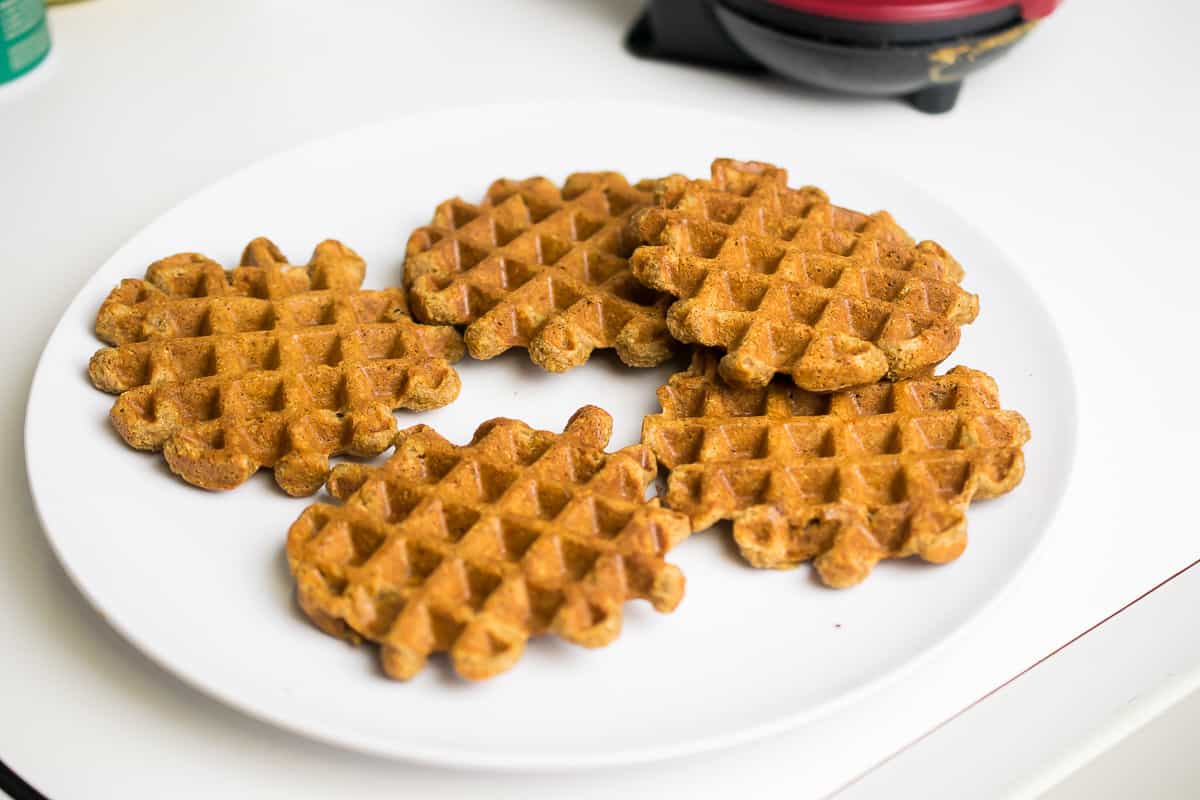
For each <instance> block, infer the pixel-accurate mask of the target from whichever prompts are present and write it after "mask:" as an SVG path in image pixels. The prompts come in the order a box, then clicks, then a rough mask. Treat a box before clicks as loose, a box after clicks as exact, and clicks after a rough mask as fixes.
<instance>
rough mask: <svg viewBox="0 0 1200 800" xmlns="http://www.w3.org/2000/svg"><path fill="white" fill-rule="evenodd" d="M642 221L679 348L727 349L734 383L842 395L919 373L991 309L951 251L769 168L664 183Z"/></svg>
mask: <svg viewBox="0 0 1200 800" xmlns="http://www.w3.org/2000/svg"><path fill="white" fill-rule="evenodd" d="M655 197H656V205H655V206H653V207H649V208H646V209H644V210H642V211H640V212H638V214H637V215H636V216H635V219H634V222H633V224H634V227H635V230H636V234H637V236H638V237H639V239H640V240H641V241H642V242H645V243H646V245H645V246H643V247H640V248H638V250H637V251H636V252H635V253H634V255H633V257H632V259H631V263H632V267H633V274H634V275H635V276H637V278H638V279H639V280H640V281H641V282H642V283H644V284H646V285H647V286H650V287H652V288H654V289H658V290H661V291H664V292H667V293H669V294H671V295H673V296H675V297H677V298H679V300H678V301H677V302H675V303H674V304H673V305H672V306H671V307H670V310H669V312H668V315H667V326H668V328H669V330H670V332H671V335H672V336H674V337H675V338H676V339H678V340H680V341H683V342H692V343H698V344H703V345H709V346H714V347H719V348H721V349H723V350H725V351H726V353H727V355H726V356H725V357H724V358H723V359H722V361H721V374H722V376H724V377H725V379H726V380H728V381H729V382H731V383H734V384H737V385H739V386H748V387H754V386H765V385H766V384H767V383H768V382H769V381H770V379H771V377H772V376H773V375H775V374H776V373H781V372H782V373H787V374H789V375H791V376H792V379H793V380H794V381H795V383H796V385H797V386H799V387H801V388H803V389H809V390H811V391H818V392H830V391H837V390H839V389H844V388H848V387H851V386H859V385H865V384H870V383H874V382H875V381H877V380H879V379H881V378H884V377H887V378H891V379H896V378H901V377H908V376H912V375H916V374H919V373H920V372H921V370H923V369H925V368H926V367H929V366H931V365H934V364H937V363H938V362H940V361H941V360H942V359H944V358H945V357H946V356H948V355H949V354H950V352H951V351H952V350H953V349H954V348H955V346H956V345H957V344H958V338H959V326H960V325H963V324H966V323H968V322H971V321H972V320H973V319H974V318H975V315H976V313H977V312H978V298H976V297H975V295H972V294H969V293H967V292H965V291H963V289H962V288H961V287H959V286H958V283H957V282H958V281H959V280H960V279H961V278H962V267H961V266H959V264H958V262H956V261H955V260H954V259H953V258H952V257H951V256H950V255H949V254H948V253H947V252H946V251H945V250H944V249H942V247H941V246H940V245H937V244H935V243H933V242H921V243H920V244H913V242H912V240H911V239H910V238H909V236H908V234H907V233H905V232H904V230H903V229H902V228H900V227H899V226H898V225H897V224H896V222H895V221H894V220H893V219H892V218H891V216H890V215H889V214H887V213H886V212H880V213H878V214H873V215H870V216H867V215H864V214H860V213H858V212H856V211H850V210H848V209H845V208H839V207H838V206H834V205H832V204H831V203H830V202H829V199H828V198H827V197H826V195H825V193H824V192H822V191H821V190H820V189H816V188H813V187H804V188H801V189H789V188H788V187H787V172H786V171H784V170H782V169H779V168H776V167H773V166H771V165H769V164H761V163H756V162H738V161H731V160H729V159H718V160H716V161H714V162H713V165H712V179H711V180H707V181H703V180H698V181H688V180H686V179H684V178H682V177H679V176H673V177H671V178H666V179H663V180H662V181H659V182H658V184H657V188H656V189H655Z"/></svg>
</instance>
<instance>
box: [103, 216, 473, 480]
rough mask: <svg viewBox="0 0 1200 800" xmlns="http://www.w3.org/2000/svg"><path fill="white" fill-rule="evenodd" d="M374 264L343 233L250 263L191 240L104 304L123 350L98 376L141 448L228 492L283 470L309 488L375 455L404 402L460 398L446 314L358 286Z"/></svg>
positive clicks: (256, 245)
mask: <svg viewBox="0 0 1200 800" xmlns="http://www.w3.org/2000/svg"><path fill="white" fill-rule="evenodd" d="M365 269H366V267H365V264H364V263H363V261H362V259H361V258H359V257H358V255H356V254H355V253H354V251H353V250H351V249H350V248H348V247H346V246H345V245H343V244H340V243H339V242H335V241H326V242H322V243H321V244H319V245H317V248H316V250H315V251H314V252H313V257H312V260H311V261H310V262H309V264H308V265H307V266H290V265H288V263H287V260H286V259H285V258H284V257H283V255H282V254H281V253H280V252H279V250H278V249H277V248H276V247H275V245H274V244H272V243H271V242H269V241H268V240H266V239H255V240H254V241H252V242H251V243H250V244H249V245H248V246H247V247H246V250H245V252H244V254H243V255H242V262H241V266H239V267H237V268H236V269H234V270H232V271H231V272H228V273H226V271H225V270H224V269H222V267H221V265H219V264H217V263H216V262H214V261H211V260H209V259H207V258H205V257H203V256H201V255H198V254H195V253H183V254H179V255H175V256H171V257H170V258H166V259H163V260H162V261H158V262H155V263H154V264H151V265H150V268H149V269H148V270H147V271H146V279H145V280H124V281H122V282H121V285H120V286H118V287H117V288H116V289H114V290H113V291H112V293H111V294H110V295H109V296H108V299H107V300H105V301H104V304H103V305H102V306H101V307H100V313H99V314H98V315H97V317H96V333H97V334H98V335H99V337H100V338H101V339H103V340H104V341H105V342H108V343H109V344H111V345H114V347H111V348H105V349H103V350H100V351H99V352H98V353H96V354H95V355H94V356H93V357H92V360H91V365H90V366H89V369H88V372H89V374H90V376H91V379H92V383H94V384H95V385H96V387H97V388H99V389H103V390H104V391H107V392H114V393H119V394H120V397H119V398H117V401H116V403H115V404H114V405H113V408H112V413H111V414H110V417H111V419H112V423H113V425H114V426H115V427H116V429H117V431H118V432H119V433H120V434H121V437H122V438H123V439H124V440H125V441H126V442H127V443H128V444H129V445H131V446H133V447H136V448H138V449H141V450H160V449H161V450H162V451H163V454H164V456H165V457H166V460H167V463H168V464H169V465H170V467H171V469H172V470H173V471H174V472H176V473H177V474H178V475H180V476H181V477H182V478H183V479H184V480H186V481H188V482H189V483H192V484H195V485H196V486H201V487H204V488H206V489H230V488H233V487H235V486H237V485H238V484H240V483H242V482H243V481H245V480H246V479H247V478H249V477H250V476H251V475H252V474H254V472H255V471H256V470H258V469H259V468H260V467H272V468H274V471H275V480H276V482H277V483H278V484H279V486H280V487H282V488H283V490H284V491H286V492H287V493H289V494H293V495H304V494H312V493H313V492H314V491H316V490H317V489H318V488H319V487H320V486H321V484H322V483H323V482H324V480H325V477H326V476H327V475H328V473H329V456H331V455H336V454H339V453H352V454H355V455H363V456H369V455H376V454H378V453H380V452H382V451H383V450H384V449H386V448H387V446H388V445H389V444H390V443H391V440H392V437H393V436H394V435H395V431H396V421H395V418H394V417H393V416H392V410H393V409H396V408H409V409H428V408H435V407H438V406H443V405H445V404H447V403H449V402H450V401H452V400H453V399H454V398H455V397H456V396H457V395H458V390H459V379H458V375H457V373H455V371H454V369H453V367H451V366H450V362H452V361H457V360H458V359H459V358H461V357H462V355H463V344H462V341H461V339H460V338H459V336H458V334H457V333H455V331H454V330H453V329H452V328H449V327H435V326H429V325H419V324H417V323H416V322H413V320H412V319H411V318H410V317H409V314H408V309H407V307H406V305H405V299H404V292H403V291H402V290H401V289H398V288H397V289H385V290H382V291H365V290H361V289H359V288H358V287H359V285H360V284H361V283H362V279H363V275H364V273H365Z"/></svg>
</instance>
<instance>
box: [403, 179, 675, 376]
mask: <svg viewBox="0 0 1200 800" xmlns="http://www.w3.org/2000/svg"><path fill="white" fill-rule="evenodd" d="M649 200H650V192H649V185H648V184H647V183H645V182H644V183H640V184H638V185H637V186H630V185H629V183H628V182H627V181H626V180H625V178H623V177H621V176H620V175H618V174H617V173H615V172H589V173H576V174H574V175H571V176H570V177H569V178H567V182H566V183H565V184H564V185H563V188H562V189H561V191H560V190H559V189H558V188H557V187H556V186H555V185H554V184H553V183H551V182H550V181H548V180H546V179H545V178H530V179H528V180H523V181H513V180H498V181H496V182H495V183H493V184H492V185H491V187H490V188H489V189H488V191H487V196H486V197H485V198H484V200H483V202H482V203H480V204H479V205H472V204H471V203H466V202H464V201H462V200H460V199H458V198H455V199H453V200H447V201H446V202H444V203H442V204H441V205H440V206H438V208H437V211H436V212H435V214H434V217H433V223H432V224H431V225H428V226H426V227H423V228H418V229H417V230H416V231H414V232H413V234H412V236H411V237H410V238H409V240H408V251H407V259H406V261H405V267H404V277H405V285H406V286H408V287H409V299H410V301H411V303H412V307H413V313H414V314H415V315H416V317H417V319H420V320H423V321H426V322H440V323H450V324H454V325H467V329H466V341H467V348H468V349H469V350H470V353H471V355H472V356H474V357H475V358H493V357H495V356H497V355H499V354H500V353H503V352H504V351H506V350H508V349H509V348H511V347H526V348H528V349H529V356H530V358H532V359H533V362H534V363H535V364H537V365H539V366H541V367H542V368H543V369H546V370H549V371H550V372H562V371H564V370H568V369H571V368H572V367H577V366H579V365H580V364H582V363H584V362H585V361H587V359H588V357H589V356H590V355H591V353H592V351H593V350H594V349H596V348H607V347H612V348H616V351H617V355H618V356H619V357H620V359H621V360H622V361H623V362H625V363H626V364H629V365H630V366H634V367H652V366H655V365H656V364H661V363H662V362H663V361H665V360H666V359H667V358H668V357H669V356H670V352H671V344H672V343H671V339H670V336H669V335H668V334H667V328H666V323H665V320H664V317H665V314H666V307H667V304H668V302H669V298H668V297H666V296H665V295H662V294H659V293H658V292H654V291H651V290H650V289H647V288H646V287H645V286H643V285H642V284H640V283H639V282H638V281H637V280H635V279H634V277H633V275H632V274H631V273H630V271H629V254H630V253H632V252H633V249H634V247H635V246H636V244H637V242H636V241H635V240H634V238H633V236H632V233H631V231H630V230H629V225H628V223H629V218H630V217H631V216H632V214H633V213H634V212H635V211H636V210H637V209H639V208H641V207H642V206H643V205H644V204H645V203H647V202H648V201H649Z"/></svg>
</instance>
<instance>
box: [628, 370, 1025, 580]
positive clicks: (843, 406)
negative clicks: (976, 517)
mask: <svg viewBox="0 0 1200 800" xmlns="http://www.w3.org/2000/svg"><path fill="white" fill-rule="evenodd" d="M719 359H720V356H719V354H718V353H716V352H713V351H707V350H701V351H698V352H697V353H696V354H695V356H694V358H693V361H692V365H691V367H690V368H689V369H688V370H687V371H686V372H681V373H678V374H676V375H674V376H672V377H671V380H670V382H669V383H668V384H667V385H666V386H663V387H662V388H661V389H659V392H658V396H659V400H660V402H661V404H662V408H663V411H662V413H661V414H654V415H651V416H648V417H646V419H645V423H644V425H643V432H642V440H643V442H644V443H645V444H646V445H647V446H648V447H650V449H651V450H653V451H654V453H655V455H656V456H657V457H658V460H659V461H660V463H662V464H663V465H664V466H665V467H667V468H668V469H669V470H671V474H670V477H669V480H668V483H667V492H666V495H665V503H666V505H667V506H668V507H670V508H674V509H676V510H679V511H682V512H684V513H686V514H687V515H688V516H689V517H690V518H691V519H692V522H693V525H694V526H695V527H696V529H697V530H699V529H701V528H705V527H708V526H710V525H712V524H713V523H715V522H716V521H718V520H721V519H731V520H733V533H734V539H735V540H736V542H737V544H738V546H739V548H740V549H741V551H742V554H743V556H745V558H746V559H747V560H748V561H750V562H751V563H752V564H754V565H755V566H760V567H788V566H794V565H796V564H797V563H799V562H802V561H806V560H809V559H812V560H814V562H815V565H816V567H817V570H818V572H819V573H820V575H821V578H822V579H823V580H824V581H825V582H826V583H827V584H830V585H832V586H848V585H851V584H854V583H857V582H859V581H861V580H862V579H863V578H865V577H866V575H867V574H868V573H869V571H870V570H871V568H872V566H873V565H874V564H875V563H877V562H878V561H879V560H881V559H883V558H900V557H905V556H909V555H918V556H921V557H922V558H924V559H926V560H928V561H933V562H939V563H940V562H944V561H948V560H951V559H953V558H956V557H957V556H958V555H959V554H960V553H961V552H962V550H963V548H964V547H965V545H966V518H965V512H966V509H967V506H968V505H969V504H970V502H971V501H972V500H974V499H980V498H987V497H994V496H996V495H999V494H1003V493H1004V492H1007V491H1009V490H1011V489H1012V488H1013V487H1015V486H1016V485H1017V483H1019V482H1020V480H1021V477H1022V475H1023V474H1024V460H1023V456H1022V452H1021V447H1022V446H1023V445H1024V444H1025V442H1026V441H1028V439H1029V426H1028V424H1027V423H1026V422H1025V420H1024V418H1022V417H1021V415H1020V414H1018V413H1017V412H1015V411H1006V410H1003V409H1001V407H1000V399H999V393H998V390H997V387H996V383H995V381H993V380H992V379H991V378H990V377H989V376H987V375H986V374H984V373H982V372H979V371H977V370H972V369H968V368H966V367H955V368H954V369H951V370H950V371H949V372H947V373H946V374H945V375H940V376H934V375H932V374H926V375H923V376H921V377H916V378H906V379H902V380H899V381H895V382H887V381H885V382H881V383H877V384H873V385H870V386H862V387H857V388H854V389H847V390H843V391H841V392H836V393H833V394H815V393H813V392H809V391H807V390H804V389H801V388H799V387H797V386H796V385H795V384H793V383H792V382H790V381H787V380H785V379H783V378H777V379H775V380H774V381H772V382H771V383H770V384H768V385H767V386H765V387H760V388H740V387H735V386H732V385H730V384H729V383H728V382H727V381H725V380H724V379H723V378H722V377H721V375H720V369H719Z"/></svg>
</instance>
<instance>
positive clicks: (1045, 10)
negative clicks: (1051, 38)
mask: <svg viewBox="0 0 1200 800" xmlns="http://www.w3.org/2000/svg"><path fill="white" fill-rule="evenodd" d="M767 2H769V3H770V4H771V5H775V6H783V7H784V8H790V9H792V10H794V11H800V12H802V13H805V14H815V15H817V16H822V17H833V18H835V19H844V20H852V21H854V22H900V23H904V22H945V21H948V20H955V19H962V18H963V17H973V16H975V15H977V14H986V13H988V12H990V11H999V10H1000V9H1002V8H1010V7H1012V6H1017V7H1019V8H1020V9H1021V17H1022V18H1023V19H1040V18H1041V17H1044V16H1046V15H1048V14H1049V13H1050V12H1051V11H1053V10H1054V8H1055V7H1056V6H1057V5H1058V3H1059V0H767Z"/></svg>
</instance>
